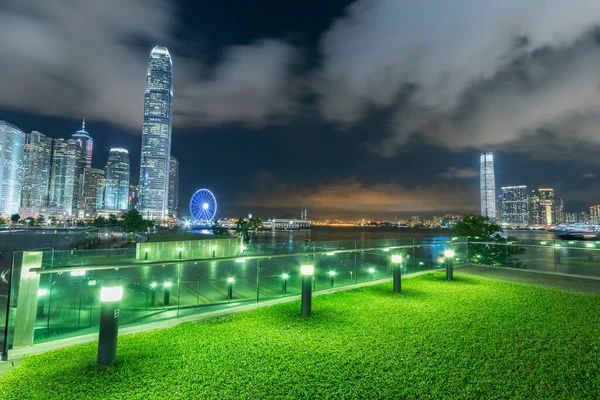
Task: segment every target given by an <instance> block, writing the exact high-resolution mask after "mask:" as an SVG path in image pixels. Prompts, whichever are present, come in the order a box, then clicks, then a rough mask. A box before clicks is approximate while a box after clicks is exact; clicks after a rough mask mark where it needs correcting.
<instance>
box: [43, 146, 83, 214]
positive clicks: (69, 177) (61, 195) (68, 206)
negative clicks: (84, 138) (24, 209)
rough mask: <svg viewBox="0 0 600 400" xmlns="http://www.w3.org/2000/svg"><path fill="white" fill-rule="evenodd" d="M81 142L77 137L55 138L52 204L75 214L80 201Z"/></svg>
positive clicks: (51, 179) (51, 185)
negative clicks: (67, 138)
mask: <svg viewBox="0 0 600 400" xmlns="http://www.w3.org/2000/svg"><path fill="white" fill-rule="evenodd" d="M81 159H82V149H81V142H80V141H78V140H75V139H69V140H65V139H54V149H53V150H52V175H51V177H50V206H51V207H54V208H61V209H63V210H64V212H65V213H67V214H68V215H74V213H75V210H76V209H77V207H78V201H79V188H80V187H79V181H80V179H81V175H82V174H81V167H82V163H81Z"/></svg>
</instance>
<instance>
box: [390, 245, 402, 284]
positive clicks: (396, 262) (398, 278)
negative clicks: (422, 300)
mask: <svg viewBox="0 0 600 400" xmlns="http://www.w3.org/2000/svg"><path fill="white" fill-rule="evenodd" d="M392 264H393V271H392V279H393V281H394V293H400V292H401V291H402V256H401V255H400V254H394V255H393V256H392Z"/></svg>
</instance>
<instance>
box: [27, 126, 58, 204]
mask: <svg viewBox="0 0 600 400" xmlns="http://www.w3.org/2000/svg"><path fill="white" fill-rule="evenodd" d="M51 162H52V139H51V138H49V137H46V136H45V135H44V134H42V133H40V132H36V131H33V132H31V133H28V134H27V136H26V139H25V152H24V156H23V189H22V190H21V207H44V206H46V205H47V204H48V189H49V186H50V167H51Z"/></svg>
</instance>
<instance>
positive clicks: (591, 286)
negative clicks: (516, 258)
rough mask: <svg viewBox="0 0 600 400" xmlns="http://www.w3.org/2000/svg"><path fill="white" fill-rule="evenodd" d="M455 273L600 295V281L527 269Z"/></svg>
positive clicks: (473, 268)
mask: <svg viewBox="0 0 600 400" xmlns="http://www.w3.org/2000/svg"><path fill="white" fill-rule="evenodd" d="M455 273H456V274H457V275H460V274H463V275H473V276H478V277H481V278H487V279H496V280H501V281H508V282H515V283H524V284H527V285H534V286H543V287H547V288H553V289H562V290H568V291H571V292H581V293H591V294H600V279H592V278H577V277H573V276H566V275H554V274H547V273H543V272H540V271H533V270H526V269H518V268H503V267H487V266H480V265H470V266H467V267H461V268H457V269H456V272H455Z"/></svg>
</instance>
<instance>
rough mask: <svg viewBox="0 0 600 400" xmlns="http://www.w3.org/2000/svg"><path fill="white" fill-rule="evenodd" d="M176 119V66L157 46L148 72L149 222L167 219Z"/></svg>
mask: <svg viewBox="0 0 600 400" xmlns="http://www.w3.org/2000/svg"><path fill="white" fill-rule="evenodd" d="M172 117H173V63H172V61H171V55H170V54H169V50H167V48H166V47H162V46H156V47H154V49H152V52H151V53H150V58H149V60H148V69H147V72H146V92H145V95H144V125H143V129H142V154H141V162H140V185H139V189H140V200H139V205H138V208H139V210H140V213H141V214H142V216H143V217H144V218H147V219H165V218H166V217H167V212H168V205H169V204H168V201H169V193H168V192H169V164H170V157H171V125H172Z"/></svg>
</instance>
